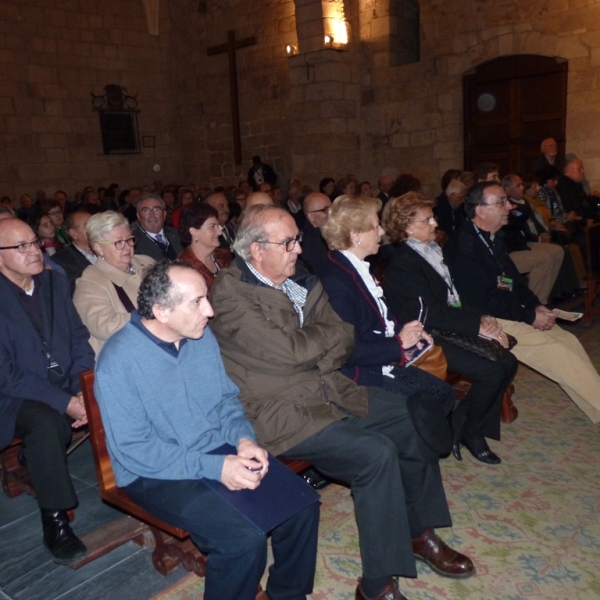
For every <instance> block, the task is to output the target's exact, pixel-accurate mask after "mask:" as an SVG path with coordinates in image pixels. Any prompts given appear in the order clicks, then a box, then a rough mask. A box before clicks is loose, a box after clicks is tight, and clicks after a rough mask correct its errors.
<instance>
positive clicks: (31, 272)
mask: <svg viewBox="0 0 600 600" xmlns="http://www.w3.org/2000/svg"><path fill="white" fill-rule="evenodd" d="M0 305H1V306H2V310H0V449H1V448H5V447H6V446H8V444H10V442H11V441H12V439H13V438H14V437H19V438H21V439H22V440H23V447H22V449H21V455H20V458H21V461H22V462H23V463H26V464H27V470H28V471H29V476H30V479H31V484H32V486H33V489H34V490H35V493H36V497H37V502H38V505H39V507H40V510H41V513H42V526H43V531H44V545H45V546H46V548H47V549H48V550H49V551H50V553H51V554H52V558H53V560H54V562H57V563H60V564H67V563H71V562H76V561H77V560H79V559H80V558H82V557H83V556H84V555H85V552H86V549H85V546H84V545H83V543H82V542H81V540H79V539H78V538H77V536H76V535H75V534H74V533H73V531H72V530H71V528H70V526H69V520H68V518H67V512H66V511H67V510H69V509H71V508H73V507H74V506H75V505H76V504H77V496H76V495H75V491H74V489H73V484H72V482H71V478H70V476H69V470H68V467H67V456H66V452H65V450H66V446H67V444H68V443H69V440H70V438H71V427H79V426H81V425H84V424H85V423H86V422H87V417H86V413H85V407H84V405H83V398H82V396H81V388H80V385H79V373H80V372H81V371H86V370H88V369H91V368H93V366H94V353H93V352H92V349H91V347H90V345H89V343H88V337H89V334H88V332H87V329H86V328H85V327H84V326H83V325H82V323H81V320H80V319H79V315H78V314H77V312H76V310H75V307H74V306H73V302H72V301H71V294H70V289H69V284H68V281H67V279H66V278H65V277H64V276H63V275H59V274H56V273H53V272H52V271H49V270H45V269H44V266H43V262H42V251H41V249H40V244H39V240H38V238H37V237H36V235H35V233H34V232H33V231H32V229H31V227H29V225H27V224H25V223H23V222H22V221H20V220H19V219H14V218H9V219H2V220H0ZM67 417H70V419H71V422H70V421H69V419H68V418H67Z"/></svg>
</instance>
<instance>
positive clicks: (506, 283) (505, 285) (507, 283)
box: [498, 275, 513, 292]
mask: <svg viewBox="0 0 600 600" xmlns="http://www.w3.org/2000/svg"><path fill="white" fill-rule="evenodd" d="M498 289H499V290H505V291H507V292H512V289H513V280H512V279H510V278H508V277H504V276H502V275H498Z"/></svg>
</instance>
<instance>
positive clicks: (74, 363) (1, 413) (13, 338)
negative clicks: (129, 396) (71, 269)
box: [0, 270, 94, 448]
mask: <svg viewBox="0 0 600 600" xmlns="http://www.w3.org/2000/svg"><path fill="white" fill-rule="evenodd" d="M36 284H37V285H39V290H40V294H41V304H42V306H43V313H44V337H45V339H46V340H48V346H49V349H50V353H51V355H52V358H54V360H56V362H58V364H59V365H60V366H61V367H62V368H63V370H64V372H65V374H64V375H63V377H62V378H61V379H60V380H59V381H58V382H57V383H50V381H48V358H47V356H46V350H45V347H44V344H43V343H42V340H41V338H40V335H39V334H38V332H37V330H36V329H35V327H34V326H33V324H32V322H31V320H30V319H29V317H28V315H27V313H26V312H25V309H24V308H23V306H22V305H21V303H20V302H19V299H18V298H17V297H16V295H15V294H14V292H13V291H12V290H11V289H10V287H9V286H10V283H9V282H8V280H6V279H5V278H4V276H1V275H0V304H1V305H2V310H1V311H0V448H3V447H4V446H7V445H8V444H10V442H11V440H12V438H13V437H14V431H15V419H16V416H17V412H18V411H19V408H20V407H21V404H22V403H23V401H24V400H36V401H38V402H43V403H44V404H47V405H49V406H51V407H52V408H54V409H55V410H57V411H58V412H59V413H61V414H63V413H64V412H65V409H66V408H67V405H68V404H69V401H70V399H71V396H73V395H75V394H77V392H79V391H81V386H80V383H79V373H80V372H82V371H86V370H88V369H93V368H94V352H93V351H92V348H91V346H90V345H89V343H88V338H89V333H88V330H87V329H86V328H85V326H84V325H83V324H82V322H81V319H80V318H79V315H78V314H77V311H76V310H75V307H74V306H73V302H72V300H71V294H70V290H69V284H68V282H67V279H66V278H65V277H64V276H62V275H57V274H56V273H53V272H52V271H48V270H44V271H42V273H41V274H40V275H38V276H36ZM51 307H53V310H52V308H51ZM51 316H52V318H51Z"/></svg>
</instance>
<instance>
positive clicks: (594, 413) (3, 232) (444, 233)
mask: <svg viewBox="0 0 600 600" xmlns="http://www.w3.org/2000/svg"><path fill="white" fill-rule="evenodd" d="M315 183H316V182H315ZM586 186H587V182H585V178H584V166H583V163H582V161H580V160H578V159H576V158H570V159H567V158H565V157H560V156H558V150H557V144H556V142H555V140H552V139H551V138H548V139H546V140H544V141H543V142H542V144H541V155H540V158H539V159H538V160H536V162H535V164H534V165H532V169H531V172H530V173H501V172H500V170H499V167H498V166H497V165H495V164H492V163H481V164H479V165H476V166H475V168H474V169H473V171H472V172H467V171H462V170H460V169H451V170H448V171H447V172H446V173H444V175H443V177H442V179H441V193H440V195H439V196H438V197H437V198H435V199H433V198H428V197H426V196H424V195H423V193H422V188H421V182H420V181H419V180H418V179H417V178H416V177H414V176H412V175H411V174H408V173H399V174H388V173H384V174H382V175H381V176H380V177H379V179H378V181H377V182H376V185H371V183H370V182H368V181H359V178H358V177H356V176H354V175H352V174H349V175H347V176H345V177H341V178H338V179H335V178H334V177H324V178H323V179H322V180H321V181H320V182H319V183H318V187H317V186H316V185H315V186H314V187H313V186H312V185H308V184H307V182H304V181H302V180H301V179H300V178H298V177H292V178H291V179H290V180H289V181H288V182H287V185H286V186H285V187H284V188H283V189H282V187H280V186H279V185H278V176H277V174H276V172H275V171H274V169H273V168H272V167H271V166H269V165H267V164H265V163H263V162H262V160H261V158H260V157H259V156H255V157H254V158H253V165H252V168H251V169H250V171H249V173H248V179H247V180H244V181H240V182H239V183H238V184H237V185H231V186H227V187H217V188H214V189H210V188H209V186H207V185H204V184H201V185H178V184H169V185H163V184H162V182H160V181H156V182H154V184H153V186H149V185H142V186H139V187H133V188H130V189H121V187H120V186H119V184H117V183H113V184H110V185H108V186H107V187H106V188H105V187H101V188H99V189H94V188H93V187H91V186H89V187H86V188H85V189H84V190H82V191H81V192H77V193H75V194H73V196H72V197H70V196H69V195H68V194H67V193H66V192H64V191H63V190H57V191H56V192H55V193H54V195H53V197H52V198H47V197H46V194H45V192H44V191H43V190H38V191H37V192H36V193H35V194H34V196H31V195H28V194H24V195H23V196H21V198H19V207H18V209H16V211H15V210H14V209H13V207H12V202H11V199H10V198H7V197H4V198H2V199H1V200H0V300H1V301H2V304H3V307H5V308H3V311H2V312H1V313H0V415H1V417H2V418H1V420H0V421H1V423H2V426H1V427H0V449H2V448H3V447H5V446H7V445H8V444H9V443H11V441H12V439H13V438H15V437H18V438H20V439H21V440H23V446H22V450H21V453H20V455H19V458H20V460H21V461H22V464H24V465H25V464H26V465H27V467H28V469H29V471H30V476H31V482H32V485H33V488H34V489H35V491H36V494H37V499H38V504H39V507H40V511H41V520H42V529H43V541H44V545H45V546H46V548H47V549H48V550H49V551H50V553H51V554H52V557H53V559H54V560H55V561H56V562H58V563H62V564H68V563H73V562H75V561H77V560H79V559H80V558H81V557H82V556H83V555H84V554H85V552H86V549H85V546H84V545H83V543H82V542H81V540H79V538H78V537H77V536H76V534H75V533H74V531H73V530H72V529H71V526H70V525H69V520H68V518H67V511H68V510H69V509H72V508H74V507H75V506H76V504H77V499H76V495H75V492H74V490H73V486H72V483H71V481H70V477H69V474H68V469H67V466H66V460H65V447H66V445H67V442H68V440H69V437H70V433H69V432H70V430H71V428H80V427H84V426H86V424H87V416H86V412H85V407H84V405H83V402H82V396H81V391H80V388H79V381H78V378H77V375H78V373H79V372H80V371H81V370H84V369H89V368H92V367H93V366H94V362H95V361H94V355H95V359H96V361H97V362H96V395H97V397H98V402H99V404H100V409H101V413H102V417H103V421H104V426H105V430H106V436H107V444H108V449H109V453H110V455H111V459H112V462H113V469H114V472H115V476H116V480H117V485H119V486H120V487H123V488H124V489H125V490H126V491H127V493H128V494H129V495H130V496H131V497H132V498H134V500H136V501H137V502H139V503H140V504H142V505H143V506H144V507H145V508H146V510H148V511H149V512H151V513H153V514H155V515H157V516H158V517H159V518H162V519H164V520H166V521H168V522H170V523H171V524H174V525H175V526H178V527H185V528H186V529H188V530H190V533H191V535H192V539H193V540H194V542H195V543H196V544H197V545H198V546H199V547H200V548H201V549H202V550H203V551H205V552H207V553H208V554H209V556H214V557H215V558H214V559H213V558H209V563H208V564H209V568H207V587H206V595H205V597H206V598H207V600H211V599H216V598H218V599H219V600H240V599H241V600H250V599H251V598H254V594H255V593H256V588H257V585H258V581H259V580H260V577H261V575H262V572H263V570H264V566H265V556H266V546H265V544H266V542H265V538H264V536H262V537H258V538H256V539H255V538H254V537H253V536H254V534H253V532H252V528H249V527H248V526H247V524H244V523H242V522H240V520H239V518H234V516H233V515H232V514H231V511H230V508H229V506H228V505H227V504H226V503H225V502H224V501H221V500H219V499H218V497H214V496H213V495H211V494H208V493H207V492H206V489H207V488H206V487H205V485H204V483H203V480H202V478H208V479H216V480H219V481H221V482H222V483H223V485H224V486H225V487H227V488H229V489H230V490H241V489H244V488H246V489H255V488H257V487H258V486H259V485H260V483H261V481H262V478H263V477H265V476H266V475H267V471H268V465H269V456H268V454H267V451H268V452H271V453H272V454H275V455H283V456H284V457H287V458H290V459H301V460H305V461H307V462H309V463H310V464H311V465H313V466H314V467H315V468H316V469H317V470H318V472H319V473H320V474H322V475H323V476H324V477H328V478H331V479H335V480H337V481H341V482H344V483H346V484H347V485H348V486H350V488H351V489H352V492H353V498H354V504H355V512H356V519H357V523H358V531H359V544H360V552H361V558H362V575H361V577H360V578H359V581H358V585H357V588H356V592H355V598H356V600H378V599H379V600H398V599H402V598H405V596H403V594H402V593H401V592H400V590H399V588H398V583H397V577H398V576H409V577H414V576H416V568H415V559H418V560H422V561H424V562H425V563H427V564H428V565H429V566H430V567H431V568H432V569H433V570H434V571H435V572H437V573H438V574H440V575H442V576H446V577H455V578H465V577H470V576H472V575H473V574H474V573H475V567H474V564H473V562H472V561H471V559H470V558H469V557H467V556H465V555H464V554H461V553H460V552H458V551H456V550H455V549H453V548H451V547H450V546H448V545H447V544H446V543H445V542H444V541H443V540H442V539H441V538H440V537H439V536H438V535H437V533H436V531H435V529H436V528H440V527H448V526H451V524H452V520H451V515H450V510H449V507H448V505H447V502H446V498H445V492H444V484H443V481H442V476H441V472H440V468H439V460H440V458H441V457H445V456H448V455H449V454H453V455H454V457H455V458H456V459H457V460H462V454H461V449H462V448H463V447H464V448H466V449H467V450H468V451H469V452H470V454H471V455H472V456H473V457H474V458H475V459H476V460H478V461H481V462H483V463H485V464H488V465H495V464H498V463H500V462H501V458H500V456H498V455H497V454H496V453H495V452H494V451H492V449H491V448H490V447H489V445H488V443H487V439H489V438H491V439H494V440H499V439H500V410H501V405H502V401H503V398H504V396H505V393H506V390H507V389H508V387H509V385H510V384H511V381H512V379H513V377H514V374H515V372H516V369H517V363H518V362H519V361H520V362H522V363H524V364H527V365H529V366H531V367H532V368H534V369H536V370H537V371H539V372H541V373H543V374H544V375H546V376H547V377H549V378H551V379H553V380H554V381H556V382H557V383H558V384H559V385H561V386H562V388H563V389H564V390H565V392H566V393H567V394H568V395H569V396H570V397H571V398H572V399H573V401H574V402H575V403H576V404H577V405H578V406H579V407H580V408H581V409H582V410H583V411H584V412H585V413H586V414H587V415H588V417H589V418H590V419H591V420H592V421H593V422H598V421H600V401H599V400H598V398H597V390H598V389H600V377H599V376H598V373H597V372H596V370H595V368H594V367H593V365H592V364H591V362H590V360H589V358H588V357H587V355H586V353H585V351H584V349H583V348H582V347H581V345H580V344H579V342H578V341H577V340H576V339H575V337H574V336H572V335H571V334H570V333H568V332H566V331H564V330H563V329H561V328H560V327H559V326H557V325H556V324H555V321H556V318H557V313H556V312H555V311H554V310H553V309H552V307H553V306H555V305H556V303H558V302H560V301H562V300H565V299H568V298H573V297H575V296H577V295H578V294H581V293H582V290H581V288H582V287H583V286H585V284H586V280H585V278H586V270H585V264H584V261H583V258H582V256H583V253H584V251H585V238H586V231H587V228H588V227H590V226H591V225H593V224H594V223H597V222H600V211H599V203H600V194H598V193H596V192H590V190H589V188H587V187H586ZM209 301H210V302H209ZM482 340H483V341H482ZM515 344H516V345H515ZM429 346H431V347H435V346H437V347H438V348H441V349H442V350H443V355H444V356H445V362H446V363H447V368H448V369H449V371H451V372H453V373H458V374H460V375H463V376H465V377H467V378H468V380H469V381H470V384H471V385H470V388H469V390H468V392H467V393H466V395H465V397H464V398H462V399H461V400H460V401H458V400H456V399H455V393H454V390H453V389H452V388H451V386H450V385H448V383H446V382H445V381H443V380H442V379H443V376H442V377H440V376H439V373H438V376H437V377H436V376H434V374H431V373H433V370H432V371H431V372H427V371H428V357H430V356H432V355H433V352H432V351H431V350H429V352H425V353H424V354H423V356H420V357H419V355H420V354H421V352H422V351H424V350H425V349H426V348H428V347H429ZM474 347H475V349H474ZM437 356H439V357H441V359H442V360H444V356H442V353H441V352H440V353H439V354H437ZM415 358H416V361H415V362H414V364H413V359H415ZM157 373H159V374H162V377H161V380H162V379H164V381H162V383H158V380H157V379H156V375H157ZM222 444H231V445H232V446H234V447H235V452H236V454H220V453H219V452H218V451H217V450H218V449H219V448H220V447H221V445H222ZM207 494H208V495H207ZM209 496H210V497H209ZM207 503H208V504H207ZM207 505H210V510H209V512H207V509H206V506H207ZM203 511H204V513H205V515H204V516H203V517H202V516H201V513H202V512H203ZM317 516H318V515H316V513H315V511H314V507H313V508H310V509H305V510H304V511H303V512H300V513H299V514H298V515H297V516H296V517H294V518H293V519H291V520H290V521H287V522H286V523H285V524H283V525H279V526H277V527H276V528H275V529H274V530H273V548H274V551H275V566H274V567H273V568H272V569H271V573H270V579H269V583H268V585H267V590H266V592H263V594H264V596H263V598H265V599H268V600H280V599H283V598H286V599H291V598H293V599H300V598H306V595H307V594H309V593H310V592H311V589H312V582H313V578H314V565H315V557H316V531H317V520H318V519H317ZM207 517H208V518H207ZM211 561H212V562H211ZM234 573H235V576H233V574H234Z"/></svg>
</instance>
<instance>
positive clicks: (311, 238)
mask: <svg viewBox="0 0 600 600" xmlns="http://www.w3.org/2000/svg"><path fill="white" fill-rule="evenodd" d="M330 208H331V199H330V198H329V196H326V195H325V194H321V192H312V193H311V194H308V196H306V198H305V199H304V204H303V210H304V213H305V215H306V220H305V222H304V226H303V227H302V232H303V235H304V237H303V239H302V260H303V261H304V264H305V265H306V268H307V269H308V270H309V271H311V272H312V273H317V272H318V270H319V268H320V267H321V266H323V265H324V264H325V263H326V262H327V252H328V251H329V248H327V243H326V242H325V240H324V239H323V236H322V235H321V227H322V225H323V223H325V221H326V220H327V216H328V215H329V209H330Z"/></svg>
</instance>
